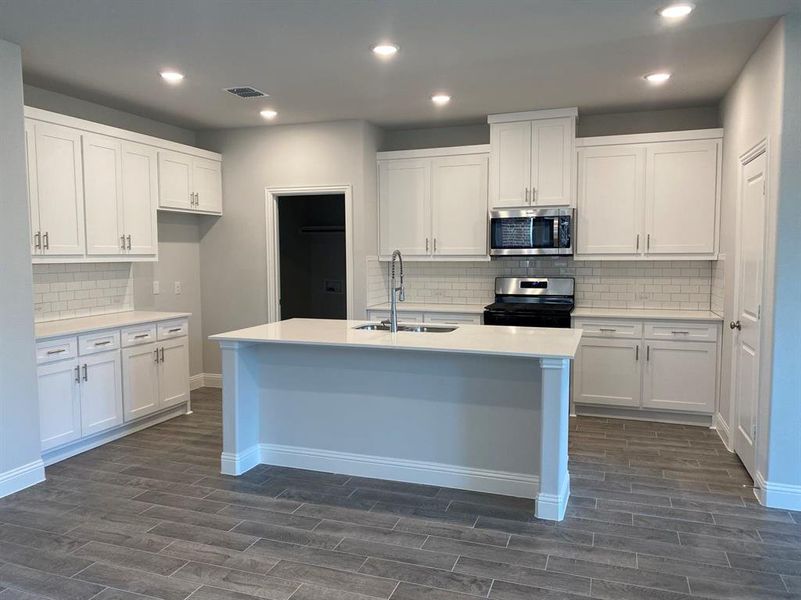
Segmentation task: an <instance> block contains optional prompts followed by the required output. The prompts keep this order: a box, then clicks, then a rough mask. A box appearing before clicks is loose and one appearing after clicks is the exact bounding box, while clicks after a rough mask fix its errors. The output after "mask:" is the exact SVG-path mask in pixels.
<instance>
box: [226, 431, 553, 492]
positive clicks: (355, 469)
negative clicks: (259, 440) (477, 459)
mask: <svg viewBox="0 0 801 600" xmlns="http://www.w3.org/2000/svg"><path fill="white" fill-rule="evenodd" d="M259 446H260V450H261V452H260V454H261V458H260V462H261V463H262V464H270V465H277V466H281V467H294V468H298V469H310V470H313V471H325V472H329V473H343V474H346V475H354V476H358V477H375V478H379V479H388V480H391V481H404V482H407V483H420V484H426V485H437V486H443V487H451V488H458V489H463V490H473V491H476V492H489V493H493V494H503V495H506V496H517V497H519V498H532V499H533V498H536V497H537V494H538V492H539V477H537V476H535V475H526V474H523V473H510V472H507V471H492V470H488V469H476V468H472V467H464V466H460V465H450V464H443V463H435V462H424V461H418V460H406V459H401V458H390V457H385V456H373V455H368V454H353V453H350V452H335V451H333V450H319V449H316V448H303V447H300V446H283V445H278V444H260V445H259ZM250 452H251V450H248V451H247V453H243V454H249V453H250ZM238 458H239V459H242V458H244V457H243V456H242V455H240V456H239V457H238Z"/></svg>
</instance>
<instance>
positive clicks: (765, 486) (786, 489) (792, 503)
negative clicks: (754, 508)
mask: <svg viewBox="0 0 801 600" xmlns="http://www.w3.org/2000/svg"><path fill="white" fill-rule="evenodd" d="M754 483H755V485H756V486H757V488H758V489H757V490H756V496H757V499H758V500H759V503H760V504H762V505H763V506H767V507H768V508H781V509H784V510H801V485H789V484H786V483H773V482H770V481H765V479H764V477H763V475H762V473H760V472H759V471H757V473H756V481H755V482H754Z"/></svg>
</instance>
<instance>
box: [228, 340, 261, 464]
mask: <svg viewBox="0 0 801 600" xmlns="http://www.w3.org/2000/svg"><path fill="white" fill-rule="evenodd" d="M220 349H221V351H222V371H223V373H222V375H223V410H222V413H223V415H222V416H223V451H222V455H221V457H220V471H221V473H223V474H224V475H241V474H242V473H244V472H246V471H248V470H250V469H252V468H253V467H255V466H256V465H258V464H259V463H260V462H261V451H260V447H259V411H260V395H261V390H260V389H259V386H258V381H257V377H254V368H255V369H256V372H258V370H259V366H258V364H255V365H254V359H255V360H256V362H257V363H258V359H259V352H258V350H259V349H260V347H259V346H258V345H254V344H249V343H245V342H221V343H220Z"/></svg>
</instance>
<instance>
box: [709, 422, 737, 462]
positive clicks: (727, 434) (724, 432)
mask: <svg viewBox="0 0 801 600" xmlns="http://www.w3.org/2000/svg"><path fill="white" fill-rule="evenodd" d="M711 428H712V429H714V430H715V431H717V432H718V437H719V438H720V441H722V442H723V445H724V446H726V450H728V451H729V452H732V453H733V452H734V448H733V447H732V445H731V431H730V430H729V424H728V423H726V421H724V420H723V415H721V414H720V413H719V412H716V413H715V415H714V416H713V417H712V427H711Z"/></svg>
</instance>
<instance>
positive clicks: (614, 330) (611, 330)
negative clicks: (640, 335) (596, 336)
mask: <svg viewBox="0 0 801 600" xmlns="http://www.w3.org/2000/svg"><path fill="white" fill-rule="evenodd" d="M598 330H599V331H603V332H604V333H614V332H616V331H617V329H607V328H604V327H599V328H598Z"/></svg>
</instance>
